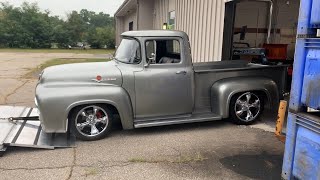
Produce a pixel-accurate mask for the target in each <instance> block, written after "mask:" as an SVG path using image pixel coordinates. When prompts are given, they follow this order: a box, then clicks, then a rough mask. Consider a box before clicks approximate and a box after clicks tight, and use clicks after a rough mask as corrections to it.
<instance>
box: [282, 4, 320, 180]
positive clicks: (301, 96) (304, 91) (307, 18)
mask: <svg viewBox="0 0 320 180" xmlns="http://www.w3.org/2000/svg"><path fill="white" fill-rule="evenodd" d="M316 29H320V0H301V1H300V13H299V20H298V28H297V41H296V49H295V58H294V66H293V77H292V85H291V97H290V104H289V114H288V120H287V123H288V124H287V133H286V145H285V153H284V159H283V166H282V177H283V178H284V179H287V180H291V179H301V180H304V179H307V180H309V179H310V180H320V114H312V113H307V112H306V107H311V108H313V109H319V110H320V38H317V37H316V36H315V34H316Z"/></svg>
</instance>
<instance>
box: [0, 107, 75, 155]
mask: <svg viewBox="0 0 320 180" xmlns="http://www.w3.org/2000/svg"><path fill="white" fill-rule="evenodd" d="M75 139H76V138H75V137H74V136H73V135H71V134H70V133H61V134H58V133H50V134H49V133H45V132H44V131H43V130H42V127H41V123H40V121H39V113H38V109H37V108H31V107H18V106H0V156H2V155H3V154H4V153H5V151H6V150H7V148H8V147H26V148H39V149H55V148H68V147H74V146H75Z"/></svg>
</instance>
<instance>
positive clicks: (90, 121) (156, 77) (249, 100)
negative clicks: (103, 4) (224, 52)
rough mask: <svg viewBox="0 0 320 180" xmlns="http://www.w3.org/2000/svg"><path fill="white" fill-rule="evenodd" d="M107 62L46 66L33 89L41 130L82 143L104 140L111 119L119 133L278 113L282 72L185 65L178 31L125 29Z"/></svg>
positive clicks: (230, 64) (184, 41) (239, 64)
mask: <svg viewBox="0 0 320 180" xmlns="http://www.w3.org/2000/svg"><path fill="white" fill-rule="evenodd" d="M121 36H122V42H121V44H120V46H119V47H118V49H117V51H116V53H115V57H114V59H113V60H112V61H109V62H97V63H82V64H69V65H60V66H53V67H49V68H47V69H45V70H44V71H43V72H42V74H41V75H40V77H39V83H38V85H37V87H36V99H35V101H36V105H37V107H38V108H39V111H40V121H41V124H42V128H43V130H44V131H45V132H48V133H53V132H55V133H65V132H67V131H69V130H70V131H71V132H72V133H73V134H74V135H75V136H76V137H78V138H79V139H82V140H97V139H100V138H103V137H105V136H106V135H107V134H108V133H109V132H110V129H111V126H112V123H114V121H115V120H116V118H114V117H120V118H117V119H120V121H121V124H122V127H123V128H124V129H133V128H142V127H150V126H162V125H171V124H180V123H191V122H202V121H215V120H223V119H230V120H232V121H233V122H234V123H236V124H250V123H252V122H254V121H255V120H257V119H258V118H259V116H260V115H261V113H262V112H263V110H264V108H268V107H269V108H273V109H274V108H277V106H278V102H279V99H280V98H281V97H282V93H283V91H284V84H285V74H286V66H266V65H258V64H251V63H248V62H246V61H220V62H207V63H195V64H192V58H191V54H190V44H189V40H188V36H187V35H186V33H184V32H180V31H167V30H158V31H131V32H125V33H123V34H122V35H121Z"/></svg>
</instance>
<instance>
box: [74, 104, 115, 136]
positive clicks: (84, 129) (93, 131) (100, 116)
mask: <svg viewBox="0 0 320 180" xmlns="http://www.w3.org/2000/svg"><path fill="white" fill-rule="evenodd" d="M112 118H113V114H112V111H111V110H109V109H108V107H107V106H106V105H101V104H92V105H83V106H78V107H76V108H74V109H73V110H72V112H71V113H70V116H69V127H70V130H71V133H72V134H74V135H75V136H76V137H77V138H78V139H81V140H84V141H94V140H99V139H102V138H104V137H106V136H107V135H108V134H109V133H110V131H111V127H112V120H113V119H112Z"/></svg>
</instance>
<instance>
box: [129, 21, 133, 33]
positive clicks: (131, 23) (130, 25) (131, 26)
mask: <svg viewBox="0 0 320 180" xmlns="http://www.w3.org/2000/svg"><path fill="white" fill-rule="evenodd" d="M132 30H133V21H131V22H129V31H132Z"/></svg>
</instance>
